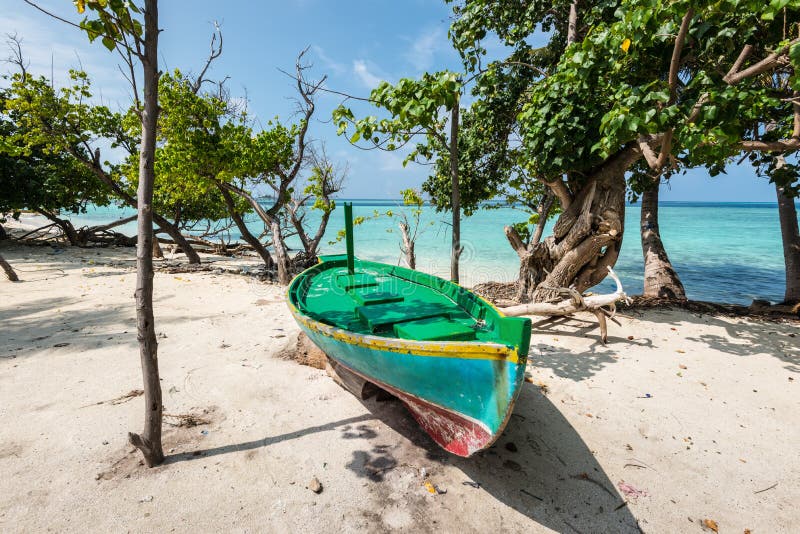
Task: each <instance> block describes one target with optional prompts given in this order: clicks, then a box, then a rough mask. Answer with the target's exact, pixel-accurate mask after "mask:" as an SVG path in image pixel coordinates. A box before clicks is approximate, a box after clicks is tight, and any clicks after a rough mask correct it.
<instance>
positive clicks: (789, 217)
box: [775, 184, 800, 304]
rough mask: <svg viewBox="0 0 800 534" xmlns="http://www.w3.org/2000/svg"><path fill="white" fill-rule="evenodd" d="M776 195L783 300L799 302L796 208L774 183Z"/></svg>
mask: <svg viewBox="0 0 800 534" xmlns="http://www.w3.org/2000/svg"><path fill="white" fill-rule="evenodd" d="M775 192H776V193H777V196H778V218H779V219H780V222H781V237H782V238H783V260H784V263H785V264H786V291H785V292H784V294H783V300H784V302H785V303H787V304H794V303H796V302H800V231H799V230H798V224H797V208H796V207H795V205H794V199H793V198H790V197H788V196H786V195H785V194H784V190H783V188H782V187H780V186H779V185H777V184H775Z"/></svg>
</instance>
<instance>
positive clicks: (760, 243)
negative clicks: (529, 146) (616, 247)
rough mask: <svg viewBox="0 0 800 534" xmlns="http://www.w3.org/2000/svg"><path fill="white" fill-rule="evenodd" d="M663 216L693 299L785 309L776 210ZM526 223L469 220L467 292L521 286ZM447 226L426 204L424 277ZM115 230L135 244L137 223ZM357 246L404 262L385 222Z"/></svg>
mask: <svg viewBox="0 0 800 534" xmlns="http://www.w3.org/2000/svg"><path fill="white" fill-rule="evenodd" d="M336 202H337V203H338V204H339V207H340V206H341V203H342V202H352V203H353V216H354V217H359V216H363V217H371V216H374V212H375V211H376V210H377V211H378V212H379V213H381V214H384V213H385V212H386V211H387V210H392V211H393V212H394V213H398V212H399V211H401V210H406V211H409V208H408V207H404V206H403V205H402V200H400V199H385V198H384V199H368V198H352V199H350V198H337V199H336ZM490 206H491V207H490ZM659 206H660V210H659V216H660V221H659V222H660V229H661V236H662V239H663V240H664V245H665V247H666V249H667V253H668V254H669V256H670V259H671V260H672V263H673V265H674V267H675V269H676V271H677V272H678V275H679V276H680V277H681V280H682V282H683V284H684V286H685V287H686V293H687V296H688V297H689V298H690V299H693V300H706V301H713V302H725V303H734V304H749V303H750V302H752V300H753V299H766V300H769V301H772V302H780V301H781V300H783V292H784V284H785V278H784V261H783V248H782V244H781V234H780V225H779V222H778V208H777V203H775V202H686V201H666V202H661V203H660V204H659ZM339 207H337V209H336V210H335V211H334V213H333V214H332V216H331V220H330V222H329V224H328V229H327V232H326V235H325V238H324V239H323V242H322V246H321V252H322V253H339V252H344V243H343V242H337V243H333V244H330V243H329V242H330V241H334V240H335V238H336V235H337V233H338V232H339V230H341V229H343V228H344V218H343V217H344V215H343V210H342V209H339ZM132 213H133V210H131V209H130V208H119V207H116V206H108V207H94V206H90V207H89V209H88V211H87V213H85V214H80V215H75V216H72V220H73V222H74V224H76V225H94V224H102V223H104V222H109V221H112V220H115V219H118V218H120V217H125V216H128V215H130V214H132ZM639 216H640V206H639V204H638V203H636V204H627V205H626V210H625V229H626V232H625V236H624V238H623V245H622V251H621V253H620V257H619V259H618V261H617V264H616V266H615V267H614V270H615V271H616V272H617V274H618V275H619V276H620V278H621V280H622V283H623V285H624V287H625V291H626V292H627V293H628V294H630V295H635V294H640V293H641V292H642V287H643V272H644V267H643V260H642V249H641V242H640V239H639V231H638V229H639ZM527 217H528V215H527V214H526V212H524V211H522V210H520V209H516V208H515V207H513V206H503V207H498V206H497V205H493V204H492V203H488V204H486V205H485V207H483V208H482V209H479V210H477V211H476V212H475V213H474V214H473V215H472V216H470V217H464V218H463V220H462V230H461V232H462V242H463V245H464V252H463V254H462V257H461V273H462V281H461V282H462V285H465V286H473V285H475V284H478V283H481V282H487V281H495V282H513V281H514V280H516V278H517V272H518V269H519V261H518V258H517V254H516V252H515V251H514V250H513V249H512V248H511V246H510V245H509V244H508V241H507V240H506V237H505V234H504V232H503V227H504V226H505V225H508V224H511V223H516V222H522V221H525V220H526V219H527ZM450 218H451V216H450V213H449V212H436V211H435V209H434V208H433V207H431V206H430V205H429V204H426V205H425V206H424V207H423V208H422V216H421V225H420V226H421V229H420V236H419V238H418V240H417V245H416V250H417V268H418V269H419V270H422V271H426V272H429V273H433V274H436V275H439V276H444V277H447V276H449V265H450V231H449V228H450V226H449V221H450ZM308 220H309V223H311V224H316V223H317V221H318V215H317V214H316V213H315V212H313V211H312V212H310V213H309V216H308ZM553 223H554V220H551V221H549V222H548V225H547V227H546V229H545V235H548V234H549V232H550V229H551V228H552V225H553ZM247 224H248V227H250V228H251V229H252V230H253V231H254V233H256V234H257V235H258V234H260V233H261V228H260V225H261V222H260V221H259V220H257V219H255V218H254V217H253V216H250V217H249V218H248V220H247ZM117 230H118V231H120V232H122V233H125V234H128V235H133V234H134V233H135V223H130V224H127V225H124V226H121V227H119V228H118V229H117ZM354 236H355V250H356V256H357V257H360V258H363V259H367V260H373V261H380V262H384V263H390V264H398V263H401V262H402V261H403V259H402V253H401V251H400V235H399V231H398V229H397V221H396V220H395V219H394V218H390V217H387V216H385V215H381V216H379V217H377V218H373V219H368V220H367V221H365V222H364V223H362V224H361V225H358V226H356V228H355V231H354ZM225 238H226V239H230V240H232V241H237V240H239V239H240V238H241V236H240V235H239V232H238V231H237V230H236V229H235V228H233V229H231V231H230V232H229V234H227V235H226V236H225ZM287 244H288V245H289V246H290V247H291V248H292V249H293V250H298V249H299V248H300V242H299V239H297V238H296V237H291V238H289V239H288V242H287ZM610 290H613V282H612V281H610V280H605V281H604V282H603V283H601V284H600V285H599V286H597V287H596V288H595V289H594V291H597V292H605V291H610Z"/></svg>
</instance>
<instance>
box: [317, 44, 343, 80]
mask: <svg viewBox="0 0 800 534" xmlns="http://www.w3.org/2000/svg"><path fill="white" fill-rule="evenodd" d="M311 49H312V50H313V51H314V54H315V55H316V56H317V57H318V58H319V59H320V60H322V64H323V65H324V66H325V68H326V69H327V70H329V71H331V72H332V73H334V74H344V73H345V72H346V71H347V67H345V65H344V64H342V63H339V62H338V61H336V60H334V59H332V58H331V57H330V56H328V54H326V53H325V50H324V49H323V48H322V47H321V46H317V45H314V46H312V47H311Z"/></svg>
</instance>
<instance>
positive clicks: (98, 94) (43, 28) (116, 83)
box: [0, 6, 131, 108]
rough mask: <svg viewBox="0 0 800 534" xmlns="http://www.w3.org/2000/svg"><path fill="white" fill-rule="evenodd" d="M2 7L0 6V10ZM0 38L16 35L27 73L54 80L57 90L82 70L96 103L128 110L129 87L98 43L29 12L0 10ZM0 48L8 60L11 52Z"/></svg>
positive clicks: (8, 68)
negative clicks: (74, 72) (75, 70)
mask: <svg viewBox="0 0 800 534" xmlns="http://www.w3.org/2000/svg"><path fill="white" fill-rule="evenodd" d="M0 7H2V6H0ZM0 28H3V30H4V31H3V34H2V35H0V37H2V38H3V41H5V37H6V35H7V34H8V35H16V36H17V37H18V38H19V39H21V42H22V44H21V46H22V53H23V56H24V58H25V60H26V62H27V63H29V66H28V72H29V73H31V74H32V75H34V76H39V75H43V76H46V77H47V78H51V77H52V79H53V82H54V83H55V85H56V86H64V85H66V84H67V83H69V81H70V80H69V70H70V69H82V70H85V71H86V72H87V73H88V74H89V77H90V78H91V80H92V86H93V93H94V95H95V100H96V101H98V102H99V101H101V100H102V101H103V103H105V104H106V105H109V106H111V107H112V108H116V107H117V104H119V105H120V106H121V107H127V106H128V105H129V102H130V93H131V91H130V87H129V85H128V83H127V82H126V81H125V79H124V78H123V77H122V75H121V74H120V72H119V70H118V69H117V68H116V66H115V64H116V61H117V59H118V58H117V56H115V55H113V54H111V53H110V52H108V51H107V50H106V49H105V48H104V47H103V46H102V45H100V43H99V42H97V43H89V41H88V39H87V38H86V34H84V33H83V32H81V31H80V30H78V29H77V28H72V27H69V26H67V25H66V24H65V23H63V22H60V21H56V20H54V19H51V18H49V17H48V16H47V15H44V14H41V13H38V12H31V13H30V14H27V13H20V12H19V10H16V12H11V11H10V10H7V9H0ZM4 45H5V43H4V42H3V43H2V44H0V58H3V59H5V58H6V57H9V55H10V50H9V49H8V48H7V47H6V46H4ZM4 67H5V68H3V70H4V71H6V72H8V71H14V70H15V69H16V66H14V65H11V64H6V65H5V66H4Z"/></svg>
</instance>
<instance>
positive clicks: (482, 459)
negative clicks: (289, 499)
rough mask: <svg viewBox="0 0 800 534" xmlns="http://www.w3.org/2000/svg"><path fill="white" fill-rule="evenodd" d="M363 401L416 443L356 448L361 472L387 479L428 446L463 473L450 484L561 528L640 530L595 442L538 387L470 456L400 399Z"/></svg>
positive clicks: (434, 457) (430, 457) (355, 466)
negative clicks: (442, 443) (426, 428)
mask: <svg viewBox="0 0 800 534" xmlns="http://www.w3.org/2000/svg"><path fill="white" fill-rule="evenodd" d="M361 402H362V403H363V404H364V406H365V407H366V408H367V409H369V410H370V412H372V414H373V415H374V416H375V417H376V418H377V419H379V420H380V421H381V422H383V423H384V424H386V425H387V426H389V427H391V428H392V429H393V430H395V431H396V432H398V433H399V434H401V435H403V436H404V437H405V438H407V439H408V440H410V441H411V442H412V444H413V447H406V448H402V447H398V448H391V449H390V448H387V447H383V448H382V449H381V450H373V451H371V452H367V451H357V452H356V453H354V458H353V461H352V462H351V463H350V464H348V466H347V467H348V468H349V469H351V470H353V471H355V472H357V473H359V474H360V476H365V477H367V478H370V479H372V480H373V481H375V482H380V481H382V480H383V476H384V473H385V472H386V471H387V470H390V469H392V468H393V467H394V466H396V465H404V464H407V465H418V464H419V462H420V458H419V454H420V452H423V454H424V455H425V458H424V460H427V461H430V462H435V463H439V464H450V465H453V466H455V467H457V468H458V469H459V470H460V471H461V472H462V473H463V474H464V476H463V480H460V481H457V480H449V481H447V483H448V484H461V485H463V486H464V487H465V490H467V491H485V492H486V493H488V494H489V495H491V496H492V497H493V498H494V499H496V500H497V501H499V502H500V503H502V504H504V505H506V506H509V507H511V508H513V509H514V510H516V511H517V512H519V513H521V514H524V515H525V516H527V517H528V518H530V519H532V520H534V521H536V522H537V523H539V524H540V525H542V526H545V527H547V528H550V529H552V530H555V531H557V532H641V529H640V528H639V525H638V522H637V520H636V518H635V517H634V516H633V514H632V513H631V511H630V509H629V508H628V506H627V503H626V501H625V499H624V498H623V497H622V496H620V495H619V493H618V492H617V489H616V486H615V485H614V483H613V482H612V481H611V480H610V479H609V478H608V476H607V475H606V473H605V471H604V470H603V468H602V466H601V465H600V464H599V463H598V461H597V460H596V459H595V457H594V455H593V454H592V451H591V449H590V448H589V446H588V445H587V444H586V443H585V442H584V441H583V439H582V438H581V437H580V435H579V434H578V433H577V431H576V430H575V429H574V428H573V427H572V425H570V424H569V422H568V421H567V420H566V419H565V418H564V416H563V415H562V414H561V412H560V411H559V410H558V409H557V408H556V406H554V405H553V403H551V402H550V400H549V399H548V398H547V397H546V396H545V395H544V394H542V393H541V391H540V390H539V388H536V387H533V386H530V385H526V387H524V388H523V390H522V392H521V393H520V396H519V399H518V400H517V403H516V407H515V409H514V413H513V415H512V417H511V420H510V422H509V424H508V426H507V427H506V430H505V431H504V433H503V434H502V435H501V436H500V438H499V439H498V441H497V442H496V443H495V445H493V446H492V447H491V448H489V449H488V450H486V451H483V452H480V453H478V454H476V455H475V456H473V457H471V458H460V457H457V456H453V455H450V454H448V453H447V452H445V451H444V450H442V449H441V448H439V447H438V446H437V445H436V444H435V443H434V442H433V440H432V439H431V438H430V437H428V435H427V434H425V433H424V432H423V431H422V430H421V429H420V427H419V426H418V425H417V424H416V422H415V421H414V419H413V418H412V417H411V415H410V413H409V412H408V411H407V410H406V409H405V406H403V404H402V403H401V402H399V401H397V400H394V401H391V402H378V401H376V400H374V399H370V400H365V401H361ZM433 482H434V483H437V481H436V480H433ZM501 513H502V512H501Z"/></svg>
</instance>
